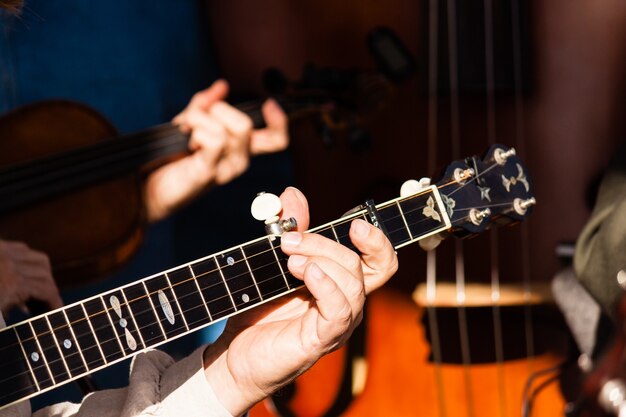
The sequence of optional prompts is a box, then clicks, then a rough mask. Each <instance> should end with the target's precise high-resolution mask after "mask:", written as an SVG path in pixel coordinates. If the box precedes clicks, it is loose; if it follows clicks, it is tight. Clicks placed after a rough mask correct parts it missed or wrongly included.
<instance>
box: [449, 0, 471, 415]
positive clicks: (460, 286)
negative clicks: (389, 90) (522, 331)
mask: <svg viewBox="0 0 626 417" xmlns="http://www.w3.org/2000/svg"><path fill="white" fill-rule="evenodd" d="M447 11H448V67H449V80H448V81H449V84H450V119H451V120H450V125H451V138H450V144H451V147H452V149H451V152H452V158H453V159H457V158H458V157H459V156H460V155H461V134H460V111H459V88H458V82H459V76H458V71H459V64H458V50H457V47H458V46H457V41H458V38H457V14H456V13H457V10H456V0H448V10H447ZM454 258H455V282H456V298H457V314H458V320H459V339H460V342H461V357H462V365H463V367H462V370H463V382H464V389H465V396H466V400H467V413H468V415H469V416H470V417H474V416H475V415H476V413H475V407H474V387H473V383H472V375H471V370H470V365H471V352H470V347H469V331H468V327H467V316H466V311H465V297H466V294H465V262H464V243H463V242H461V241H455V242H454Z"/></svg>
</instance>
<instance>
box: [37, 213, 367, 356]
mask: <svg viewBox="0 0 626 417" xmlns="http://www.w3.org/2000/svg"><path fill="white" fill-rule="evenodd" d="M364 217H365V216H364ZM348 221H351V219H347V220H345V221H338V222H335V223H333V224H331V225H330V227H331V230H332V231H333V233H334V234H335V235H336V231H335V230H334V226H333V225H334V224H343V223H347V222H348ZM270 247H271V250H272V252H273V255H274V257H275V259H277V253H276V249H275V247H274V246H273V245H270ZM242 252H243V249H242ZM264 252H265V251H264ZM264 252H262V253H264ZM244 255H245V253H244ZM246 262H247V259H246ZM278 264H279V269H280V270H281V275H282V276H283V278H284V279H285V273H284V270H283V269H282V267H281V266H280V262H279V263H278ZM217 266H218V271H219V272H220V276H221V278H222V280H223V282H224V283H225V284H226V280H225V277H224V275H223V274H222V271H221V268H220V267H219V264H218V265H217ZM248 268H249V269H250V270H251V272H252V268H251V267H250V266H249V263H248ZM192 273H193V271H192ZM278 276H280V275H275V276H274V277H273V278H275V277H278ZM165 278H166V279H167V281H168V284H169V286H170V289H172V287H173V286H172V285H171V282H169V277H167V276H165ZM143 285H144V286H145V283H144V284H143ZM226 288H227V291H228V293H229V297H230V298H231V301H232V295H231V293H230V291H229V289H228V287H226ZM172 292H173V290H172ZM124 295H125V294H124ZM125 298H126V297H125ZM100 302H102V299H101V300H100ZM126 303H127V305H128V300H126ZM150 303H151V305H153V303H152V300H150ZM81 307H82V308H83V311H84V306H83V305H82V304H81ZM179 307H180V306H179ZM108 310H109V309H108V308H105V311H106V313H107V317H108V319H109V322H111V318H110V315H109V312H108ZM181 312H182V310H181ZM85 317H86V319H87V320H88V323H89V326H90V328H91V329H92V330H93V326H92V324H91V321H90V320H89V317H90V316H89V315H88V314H86V312H85ZM183 319H184V316H183ZM68 321H69V320H68ZM72 331H73V329H72ZM94 333H95V332H94ZM74 337H75V336H74ZM116 337H117V334H116ZM95 341H96V343H97V345H98V348H99V349H100V352H101V353H102V356H103V358H104V359H105V361H106V357H105V356H104V354H103V352H102V350H101V348H100V343H99V341H98V340H97V338H96V339H95ZM118 343H120V341H119V338H118ZM120 360H121V359H120ZM29 365H30V364H29Z"/></svg>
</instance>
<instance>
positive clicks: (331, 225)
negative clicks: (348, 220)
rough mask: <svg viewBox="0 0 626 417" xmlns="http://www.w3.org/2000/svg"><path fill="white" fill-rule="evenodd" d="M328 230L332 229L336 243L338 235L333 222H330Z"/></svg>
mask: <svg viewBox="0 0 626 417" xmlns="http://www.w3.org/2000/svg"><path fill="white" fill-rule="evenodd" d="M330 230H332V232H333V235H335V240H336V241H337V243H339V236H337V231H336V230H335V226H334V225H333V223H331V224H330Z"/></svg>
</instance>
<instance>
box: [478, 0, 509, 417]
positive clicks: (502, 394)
mask: <svg viewBox="0 0 626 417" xmlns="http://www.w3.org/2000/svg"><path fill="white" fill-rule="evenodd" d="M483 9H484V14H483V16H484V31H485V57H484V58H485V82H486V91H485V93H486V101H487V102H486V105H487V120H486V123H487V144H488V145H490V146H491V145H494V144H495V143H496V142H497V132H496V111H495V64H494V41H495V39H494V33H493V25H494V15H493V0H484V1H483ZM488 236H489V239H488V240H489V243H488V244H489V256H490V259H491V262H490V267H491V268H490V275H491V277H490V278H491V300H492V308H491V311H492V321H493V323H492V327H493V334H494V340H493V343H494V352H495V356H496V381H497V386H498V395H497V398H498V406H499V409H500V415H501V416H502V417H505V416H506V410H507V405H506V404H507V398H506V388H505V387H506V386H505V373H504V342H503V340H502V320H501V308H500V270H499V251H498V243H499V233H498V231H497V230H496V229H495V228H492V229H491V230H490V231H489V235H488Z"/></svg>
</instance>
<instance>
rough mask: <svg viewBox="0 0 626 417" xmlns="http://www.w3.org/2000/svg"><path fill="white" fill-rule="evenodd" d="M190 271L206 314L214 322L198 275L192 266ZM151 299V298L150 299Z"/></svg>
mask: <svg viewBox="0 0 626 417" xmlns="http://www.w3.org/2000/svg"><path fill="white" fill-rule="evenodd" d="M189 270H190V271H191V276H192V277H193V281H194V282H195V283H196V288H197V289H198V293H200V298H201V299H202V304H204V308H205V309H206V313H207V314H208V315H209V321H211V322H212V321H213V316H211V312H210V311H209V305H208V304H207V302H206V300H205V299H204V294H202V290H201V289H200V284H199V283H198V278H196V273H195V272H194V271H193V268H192V267H191V265H189ZM148 298H150V297H148Z"/></svg>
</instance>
